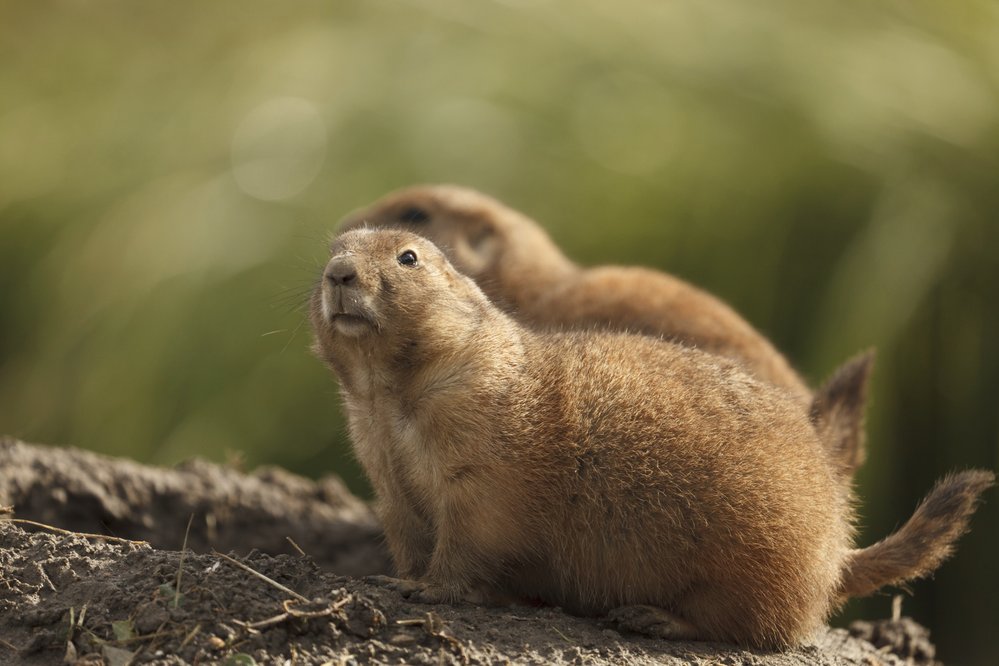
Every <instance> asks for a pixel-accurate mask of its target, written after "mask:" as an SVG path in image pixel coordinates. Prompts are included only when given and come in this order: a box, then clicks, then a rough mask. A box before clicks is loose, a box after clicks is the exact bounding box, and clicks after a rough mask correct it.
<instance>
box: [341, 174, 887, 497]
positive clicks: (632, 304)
mask: <svg viewBox="0 0 999 666" xmlns="http://www.w3.org/2000/svg"><path fill="white" fill-rule="evenodd" d="M364 226H370V227H392V228H401V229H405V230H407V231H412V232H414V233H417V234H419V235H421V236H424V237H426V238H429V239H430V240H431V241H433V242H434V243H436V244H437V245H438V246H439V247H440V248H441V249H443V250H444V251H445V254H446V255H447V256H448V259H449V260H450V261H451V262H452V264H453V265H454V266H455V267H456V268H457V269H458V270H459V271H461V272H462V273H464V274H466V275H468V276H469V277H471V278H472V279H474V280H475V281H476V283H477V284H478V285H479V286H480V287H481V288H482V290H483V291H484V292H485V293H486V294H487V295H488V296H489V297H490V298H491V299H492V300H493V301H494V302H495V303H497V304H498V305H499V306H500V307H501V308H503V309H504V310H506V311H507V312H509V313H510V314H512V315H514V316H515V317H517V318H518V319H519V320H520V321H522V322H523V323H526V324H528V325H530V326H532V327H537V328H549V329H565V328H572V329H590V328H595V327H599V328H606V329H612V330H619V331H628V332H633V333H641V334H645V335H651V336H655V337H660V336H661V337H664V338H666V339H668V340H671V341H675V342H679V343H681V344H684V345H687V346H692V347H696V348H698V349H701V350H704V351H708V352H711V353H714V354H718V355H720V356H724V357H726V358H729V359H733V360H735V361H738V362H740V363H741V364H743V365H744V367H745V369H746V370H747V371H748V372H749V373H750V374H753V375H755V376H756V377H758V378H760V379H762V380H764V381H766V382H769V383H771V384H773V385H774V386H778V387H780V388H782V389H785V390H786V391H788V392H789V393H790V394H791V395H792V396H793V397H794V398H795V399H796V400H799V401H801V402H802V403H803V405H810V413H811V414H812V417H813V420H814V421H815V423H816V426H817V427H818V429H819V430H820V433H822V434H823V435H824V437H823V441H824V442H826V447H825V448H826V450H827V454H828V455H829V456H830V457H831V459H832V461H833V464H834V466H835V467H836V468H837V469H840V470H842V475H843V476H844V477H846V478H848V479H849V478H852V476H853V473H854V472H855V470H856V468H857V467H858V466H859V465H860V464H861V462H862V461H863V458H864V453H863V446H864V437H863V410H864V407H865V405H866V387H867V380H868V375H869V372H870V367H871V362H872V359H873V357H872V356H871V355H867V356H862V357H858V359H855V360H854V361H853V362H851V363H849V364H847V365H845V366H844V367H843V368H842V369H841V370H840V371H839V372H837V374H836V375H835V377H834V379H833V380H832V381H831V382H830V383H829V384H827V385H826V386H824V387H822V388H820V390H819V392H818V394H817V395H815V396H813V395H812V392H811V390H810V389H809V388H808V386H807V385H806V384H805V382H804V380H802V378H801V377H800V376H799V375H798V374H797V373H796V372H795V371H794V369H793V368H792V367H791V365H790V364H789V363H788V361H787V359H785V358H784V356H783V355H782V354H781V353H780V352H779V351H777V349H775V348H774V346H773V345H772V344H770V342H769V341H768V340H767V339H766V338H765V337H764V336H763V335H761V334H760V333H759V332H758V331H756V330H755V329H754V328H753V327H752V326H751V325H750V324H749V323H748V322H747V321H746V320H745V319H743V318H742V317H741V316H739V314H738V313H736V312H735V310H733V309H732V308H731V307H729V306H728V305H726V304H725V303H723V302H722V301H721V300H719V299H718V298H716V297H714V296H712V295H711V294H709V293H707V292H705V291H703V290H701V289H698V288H697V287H695V286H693V285H691V284H689V283H687V282H685V281H683V280H680V279H679V278H676V277H674V276H672V275H668V274H666V273H662V272H659V271H655V270H651V269H647V268H638V267H621V266H603V267H597V268H582V267H580V266H578V265H577V264H575V263H574V262H572V261H571V260H570V259H569V258H567V257H566V256H565V255H564V254H563V253H562V251H561V250H560V249H559V248H558V246H556V245H555V243H554V242H553V241H552V240H551V238H550V237H549V236H548V234H547V233H545V231H544V230H543V229H542V228H541V227H540V226H539V225H538V224H537V223H536V222H534V221H533V220H531V219H530V218H528V217H526V216H525V215H523V214H521V213H519V212H517V211H515V210H513V209H511V208H509V207H507V206H505V205H503V204H502V203H500V202H499V201H497V200H495V199H493V198H491V197H488V196H486V195H484V194H482V193H480V192H477V191H475V190H471V189H467V188H462V187H457V186H453V185H436V186H416V187H410V188H406V189H402V190H398V191H396V192H393V193H391V194H389V195H387V196H385V197H384V198H382V199H380V200H379V201H377V202H375V203H373V204H372V205H370V206H368V207H366V208H363V209H361V210H358V211H355V212H353V213H351V214H350V215H348V216H347V217H346V218H345V219H344V220H343V221H342V222H341V229H343V230H349V229H353V228H358V227H364ZM833 384H835V386H834V385H833Z"/></svg>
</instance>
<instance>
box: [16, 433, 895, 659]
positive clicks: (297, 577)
mask: <svg viewBox="0 0 999 666" xmlns="http://www.w3.org/2000/svg"><path fill="white" fill-rule="evenodd" d="M0 502H3V503H5V504H13V505H14V506H15V509H16V511H17V517H18V518H21V519H24V518H28V519H33V520H38V521H41V522H46V523H49V524H51V525H56V526H58V527H60V528H66V529H72V530H76V531H86V532H105V531H107V530H113V531H114V533H115V535H116V537H118V538H117V539H112V538H107V537H105V538H101V537H97V536H88V537H84V536H81V535H76V534H65V533H56V534H50V533H47V532H34V531H25V529H27V530H33V529H34V528H33V527H31V526H26V525H23V524H14V523H12V522H10V521H0V572H2V574H3V575H2V578H0V663H25V664H59V663H71V664H79V665H81V666H82V665H84V664H87V665H96V664H102V663H103V664H108V665H109V666H119V665H122V664H128V663H157V664H185V663H189V664H195V663H223V664H231V665H232V666H244V665H248V664H253V663H259V664H271V663H285V662H286V660H290V661H289V663H294V664H325V663H335V664H337V663H339V664H344V663H371V662H374V663H407V664H421V663H423V664H430V663H434V664H442V663H443V664H487V663H488V664H493V663H509V662H511V661H512V662H515V663H537V664H542V663H545V664H547V663H555V664H581V663H587V664H590V663H593V664H620V663H633V664H681V663H696V664H754V665H759V666H766V665H768V664H773V665H775V666H784V665H791V664H820V665H822V664H825V665H833V664H837V665H838V664H864V665H865V666H871V665H874V664H901V663H903V662H902V661H901V660H899V659H898V658H896V657H895V656H893V655H891V654H889V653H887V652H886V651H885V650H881V651H879V650H877V649H876V648H875V647H874V646H872V645H871V644H870V643H867V642H865V641H862V640H858V639H856V638H852V637H850V636H849V634H848V633H847V632H846V631H845V630H827V631H826V632H825V633H823V634H821V635H820V636H817V637H816V642H815V644H814V645H810V646H806V647H802V648H798V649H794V650H789V651H786V652H781V653H762V652H753V651H746V650H741V649H738V648H734V647H732V646H727V645H719V644H711V643H682V642H663V641H656V640H652V639H648V638H644V637H639V636H628V635H621V634H620V633H618V632H617V631H615V630H614V629H613V628H612V627H611V626H610V625H608V624H607V623H606V622H604V621H602V620H598V619H587V618H577V617H572V616H569V615H566V614H564V613H562V612H561V611H560V610H558V609H554V608H527V607H521V606H515V607H507V608H480V607H475V606H471V605H465V604H459V605H454V606H450V605H434V606H428V605H423V604H416V603H412V602H410V601H408V600H406V599H405V598H403V597H402V596H400V595H399V594H398V593H397V592H395V591H393V590H391V589H389V588H387V587H385V586H384V585H383V583H382V582H381V581H379V580H376V579H368V580H365V579H360V578H357V577H356V576H358V575H361V574H364V573H367V572H372V571H384V570H385V569H386V567H387V561H386V559H385V556H384V552H383V550H382V549H381V547H380V543H379V537H378V530H377V526H376V524H375V523H374V520H373V519H372V516H371V513H370V511H369V510H368V508H367V507H366V506H365V505H364V504H363V503H362V502H360V501H359V500H357V499H356V498H354V497H352V496H351V495H350V494H349V493H347V492H346V490H345V489H344V488H343V486H342V484H341V483H339V481H337V480H335V479H325V480H323V481H320V482H315V483H314V482H311V481H308V480H306V479H302V478H299V477H295V476H292V475H289V474H287V473H285V472H281V471H278V470H265V471H263V472H257V473H255V474H252V475H248V476H246V475H242V474H239V473H237V472H234V471H232V470H228V469H225V468H221V467H218V466H215V465H210V464H208V463H194V464H191V465H185V466H183V467H181V468H179V469H172V470H171V469H157V468H150V467H144V466H141V465H138V464H136V463H132V462H128V461H122V460H114V459H109V458H105V457H101V456H95V455H93V454H89V453H85V452H80V451H73V450H64V449H49V448H44V447H33V446H29V445H25V444H21V443H18V442H14V441H11V440H7V441H3V442H0ZM192 513H194V514H195V515H196V518H195V521H194V525H196V526H197V528H195V527H192V530H191V539H190V543H189V545H193V546H197V548H195V550H200V549H209V548H211V547H215V548H217V549H220V550H236V551H238V552H243V553H245V552H246V550H247V549H248V548H259V549H260V550H265V549H269V550H270V552H271V554H265V553H262V552H257V551H254V552H251V553H250V554H249V555H246V556H245V557H241V558H240V557H238V558H237V560H238V561H233V560H232V559H230V558H228V557H227V556H223V555H220V554H217V553H211V552H192V551H191V550H187V551H183V552H178V550H177V548H179V546H180V542H181V541H182V540H183V534H184V527H185V526H186V523H187V519H188V516H190V515H191V514H192ZM206 516H213V518H212V519H206V518H204V517H206ZM286 535H291V536H292V537H293V538H294V539H295V541H296V542H297V543H298V544H299V545H300V546H301V547H302V549H303V550H304V551H305V552H306V553H308V555H301V554H291V555H289V554H277V553H280V552H284V551H288V550H291V551H292V552H294V548H293V547H292V546H291V545H290V544H289V543H288V542H287V540H286V539H285V538H284V537H285V536H286ZM122 537H124V538H127V539H136V538H141V539H144V540H147V541H148V542H149V543H139V542H130V541H126V540H124V539H123V538H122ZM310 556H312V557H310ZM313 557H314V558H315V559H313ZM239 562H243V563H245V566H248V567H250V568H251V569H252V570H253V571H249V570H247V569H246V568H244V567H241V566H240V564H239ZM345 572H349V573H350V574H351V575H350V576H347V575H343V574H344V573H345Z"/></svg>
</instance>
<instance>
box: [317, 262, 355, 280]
mask: <svg viewBox="0 0 999 666" xmlns="http://www.w3.org/2000/svg"><path fill="white" fill-rule="evenodd" d="M323 276H324V277H325V278H326V279H327V280H329V281H330V282H332V283H333V284H334V285H343V286H345V287H346V286H348V285H350V284H353V283H354V281H355V280H357V268H356V267H355V266H354V261H353V259H351V258H350V257H333V258H332V259H330V262H329V263H328V264H326V271H325V272H324V273H323Z"/></svg>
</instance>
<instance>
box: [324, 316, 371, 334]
mask: <svg viewBox="0 0 999 666" xmlns="http://www.w3.org/2000/svg"><path fill="white" fill-rule="evenodd" d="M329 319H330V323H331V324H333V327H334V328H335V329H336V330H337V331H338V332H339V333H340V334H341V335H346V336H348V337H352V338H354V337H357V336H359V335H362V334H364V333H367V332H368V331H370V330H371V329H372V328H374V325H373V324H372V323H371V322H370V321H369V320H368V319H367V318H366V317H362V316H360V315H354V314H347V313H346V312H334V313H332V314H331V315H330V318H329Z"/></svg>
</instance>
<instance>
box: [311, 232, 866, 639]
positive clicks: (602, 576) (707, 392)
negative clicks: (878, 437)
mask: <svg viewBox="0 0 999 666" xmlns="http://www.w3.org/2000/svg"><path fill="white" fill-rule="evenodd" d="M406 250H412V251H414V252H415V253H416V255H417V256H418V262H417V263H416V264H415V265H411V266H406V265H402V263H400V257H401V255H402V254H403V253H404V252H405V251H406ZM332 254H333V257H332V258H331V259H330V262H329V264H328V265H327V268H326V271H325V277H324V279H323V280H322V281H321V284H320V286H319V287H318V288H317V289H316V291H315V293H314V296H313V299H312V303H311V313H312V324H313V329H314V333H315V349H316V352H317V354H318V355H319V356H320V357H321V358H322V359H323V360H325V361H326V362H327V363H328V364H329V366H330V367H331V368H332V369H333V371H334V372H335V373H336V375H337V377H338V378H339V380H340V385H341V390H342V394H343V400H344V405H345V408H346V413H347V417H348V423H349V428H350V433H351V437H352V440H353V443H354V447H355V450H356V453H357V456H358V458H359V460H360V461H361V463H362V465H363V466H364V468H365V470H366V472H367V473H368V475H369V476H370V478H371V481H372V484H373V486H374V488H375V492H376V494H377V510H378V513H379V516H380V518H381V520H382V522H383V526H384V529H385V534H386V538H387V542H388V545H389V547H390V549H391V551H392V555H393V557H394V560H395V562H396V565H397V568H398V571H399V573H400V575H402V576H406V577H411V578H414V577H419V578H420V579H421V580H422V581H423V582H424V584H425V594H426V596H425V597H424V598H429V599H431V600H447V601H453V600H456V599H460V598H465V599H473V600H479V601H481V600H483V599H488V598H494V597H495V596H497V594H514V595H521V596H527V597H533V598H538V599H541V600H543V601H546V602H549V603H552V604H557V605H560V606H563V607H565V608H567V609H569V610H572V611H575V612H579V613H605V612H608V611H610V610H612V609H615V608H617V607H621V606H627V607H631V608H638V609H639V610H641V608H642V606H640V605H645V606H646V607H651V610H652V611H656V612H657V613H658V616H657V617H658V624H657V629H656V631H657V632H658V633H659V635H666V636H672V637H686V638H705V639H720V640H729V641H735V642H739V643H743V644H749V645H759V646H770V647H775V646H783V645H788V644H792V643H797V642H799V641H802V640H804V639H806V638H807V637H808V636H809V634H810V633H811V631H812V630H813V629H815V628H816V627H817V626H818V625H819V624H820V623H821V622H822V621H823V620H824V618H825V617H826V616H827V614H828V613H829V611H830V609H831V608H832V606H833V605H834V604H835V603H836V602H837V600H838V595H839V593H840V590H841V581H840V572H841V571H842V570H843V568H844V564H845V562H846V561H847V558H848V557H850V553H851V551H850V550H849V543H850V540H851V534H852V527H851V520H850V514H851V511H850V501H849V497H848V496H847V495H848V491H847V490H845V486H844V484H842V483H841V482H840V481H839V480H837V479H836V478H835V474H834V472H833V470H832V468H831V467H830V466H829V465H828V464H826V463H825V461H824V460H823V458H822V454H821V448H820V444H819V441H818V436H817V434H816V430H815V428H814V427H813V426H812V424H811V422H810V421H809V420H808V419H807V416H806V415H805V414H804V413H803V412H802V410H801V409H800V407H799V405H798V403H796V402H795V401H794V400H793V399H791V398H790V397H789V396H788V395H787V394H786V393H785V392H783V391H780V390H778V389H775V388H773V387H771V386H770V385H768V384H765V383H763V382H760V381H758V380H757V379H754V378H753V377H751V376H750V375H748V374H746V373H744V372H743V371H742V370H741V369H740V367H739V366H738V365H737V364H735V363H733V362H730V361H726V360H723V359H720V358H718V357H715V356H712V355H709V354H705V353H702V352H700V351H697V350H694V349H691V348H687V347H683V346H680V345H676V344H671V343H667V342H661V341H657V340H655V339H652V338H648V337H641V336H634V335H627V334H613V333H596V332H569V333H554V332H553V333H544V332H533V331H530V330H528V329H524V328H522V327H521V326H520V325H518V324H517V323H515V322H514V321H513V320H512V319H511V318H509V317H508V316H507V315H505V314H503V313H502V312H501V311H500V310H498V309H497V308H496V307H494V306H493V305H492V303H491V302H490V301H489V300H488V298H487V297H486V296H485V295H484V294H483V293H482V292H481V291H480V290H479V288H478V287H477V286H476V285H475V283H474V282H473V281H472V280H470V279H468V278H467V277H465V276H464V275H462V274H460V273H459V272H458V271H456V270H455V269H454V268H453V267H452V266H451V265H450V263H449V262H448V261H447V260H446V258H445V257H444V256H443V254H442V253H441V252H440V251H439V250H437V248H436V247H435V246H434V245H433V244H432V243H430V242H429V241H427V240H425V239H423V238H420V237H417V236H415V235H413V234H409V233H405V232H400V231H365V230H360V231H353V232H349V233H346V234H344V235H342V236H341V237H339V238H338V239H337V240H336V241H335V242H334V245H333V250H332ZM334 280H335V281H337V282H338V284H334ZM348 315H353V316H348ZM648 616H649V614H648V613H645V615H644V616H643V617H644V618H647V617H648ZM664 627H665V629H664Z"/></svg>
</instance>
